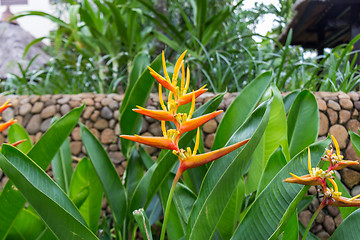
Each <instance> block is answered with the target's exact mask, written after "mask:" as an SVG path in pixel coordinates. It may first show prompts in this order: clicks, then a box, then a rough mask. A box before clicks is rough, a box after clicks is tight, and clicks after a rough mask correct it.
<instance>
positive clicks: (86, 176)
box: [69, 158, 103, 233]
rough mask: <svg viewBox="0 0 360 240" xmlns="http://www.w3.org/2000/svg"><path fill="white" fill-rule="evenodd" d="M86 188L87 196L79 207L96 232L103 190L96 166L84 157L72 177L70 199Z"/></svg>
mask: <svg viewBox="0 0 360 240" xmlns="http://www.w3.org/2000/svg"><path fill="white" fill-rule="evenodd" d="M84 190H86V192H87V197H86V199H85V201H83V202H82V204H81V206H80V207H78V208H79V211H80V213H81V215H82V216H83V217H84V219H85V221H86V222H87V224H88V226H89V228H90V229H91V231H92V232H93V233H96V231H97V228H98V223H99V219H100V212H101V203H102V197H103V190H102V186H101V182H100V180H99V178H98V177H97V176H96V172H95V170H94V167H93V166H92V165H91V162H90V160H89V159H87V158H83V159H82V160H81V161H80V162H79V163H78V164H77V166H76V169H75V171H74V174H73V177H72V179H71V185H70V192H69V197H70V199H74V198H76V197H77V196H79V195H81V194H82V192H83V191H84ZM74 202H75V201H74ZM75 204H76V203H75Z"/></svg>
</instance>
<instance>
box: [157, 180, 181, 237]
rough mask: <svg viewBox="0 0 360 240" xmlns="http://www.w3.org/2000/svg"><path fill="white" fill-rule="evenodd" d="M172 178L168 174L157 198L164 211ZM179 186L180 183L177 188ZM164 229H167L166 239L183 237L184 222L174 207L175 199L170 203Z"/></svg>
mask: <svg viewBox="0 0 360 240" xmlns="http://www.w3.org/2000/svg"><path fill="white" fill-rule="evenodd" d="M173 178H174V174H169V175H168V177H167V178H166V179H165V181H164V182H163V183H162V185H161V187H160V191H159V196H160V199H161V202H162V206H163V209H165V205H166V203H167V201H168V196H169V193H170V188H171V185H172V181H173ZM179 185H180V183H178V184H177V187H178V186H179ZM174 195H175V193H174ZM174 197H175V196H174ZM166 227H167V228H166V229H167V237H168V239H181V238H182V237H183V236H184V235H185V232H186V222H185V221H184V219H183V218H182V217H181V215H180V212H179V209H178V208H177V206H176V205H175V199H174V201H171V207H170V212H169V220H168V224H167V226H166Z"/></svg>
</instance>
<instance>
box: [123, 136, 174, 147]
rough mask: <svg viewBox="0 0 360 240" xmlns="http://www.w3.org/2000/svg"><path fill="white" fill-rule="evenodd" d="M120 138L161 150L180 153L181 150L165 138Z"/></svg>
mask: <svg viewBox="0 0 360 240" xmlns="http://www.w3.org/2000/svg"><path fill="white" fill-rule="evenodd" d="M120 137H122V138H125V139H127V140H130V141H134V142H138V143H142V144H146V145H149V146H153V147H156V148H161V149H170V150H175V151H178V150H179V148H178V147H177V145H175V144H174V143H173V142H172V141H171V140H169V139H167V138H164V137H143V136H138V135H135V136H130V135H120Z"/></svg>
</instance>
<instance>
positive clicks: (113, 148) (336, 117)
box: [0, 92, 360, 239]
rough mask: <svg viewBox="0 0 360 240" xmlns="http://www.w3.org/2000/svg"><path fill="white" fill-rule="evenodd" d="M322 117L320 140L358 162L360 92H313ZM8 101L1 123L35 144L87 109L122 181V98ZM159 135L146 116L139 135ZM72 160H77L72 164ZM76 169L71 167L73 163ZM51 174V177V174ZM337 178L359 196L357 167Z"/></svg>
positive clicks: (317, 227)
mask: <svg viewBox="0 0 360 240" xmlns="http://www.w3.org/2000/svg"><path fill="white" fill-rule="evenodd" d="M213 96H214V94H212V93H204V94H203V95H201V96H200V97H199V98H197V99H196V105H197V106H196V107H199V105H201V104H203V103H204V102H206V101H207V100H209V99H210V98H212V97H213ZM236 96H237V93H232V94H229V93H228V94H226V95H225V97H224V100H223V102H222V103H221V104H220V106H219V109H222V110H224V111H226V109H227V108H228V106H229V105H230V104H231V103H232V101H233V100H234V98H235V97H236ZM315 96H316V99H317V102H318V106H319V114H320V130H319V139H322V138H325V137H326V136H327V134H328V133H330V134H333V135H334V136H335V137H336V139H337V140H338V142H339V145H340V148H341V151H342V154H343V155H345V159H351V160H356V159H358V157H357V155H356V153H355V151H354V149H353V147H352V145H351V143H350V137H349V135H348V132H347V130H348V129H350V130H352V131H355V132H357V129H358V127H360V123H359V110H360V101H359V93H355V92H351V93H349V94H345V93H325V92H318V93H315ZM7 99H11V103H12V105H13V106H12V107H10V108H8V109H7V110H5V111H4V112H3V113H2V115H1V116H2V118H3V120H4V121H7V120H9V119H11V118H15V119H17V120H18V123H20V124H21V125H22V126H24V127H25V129H26V130H27V131H28V133H29V134H30V136H31V139H32V141H33V142H36V141H37V140H38V139H39V138H40V137H41V136H42V134H43V133H44V132H45V131H46V130H47V129H48V127H49V124H50V122H51V119H52V118H53V117H54V116H59V117H60V116H62V115H64V114H66V113H67V112H69V111H70V110H71V109H72V108H74V107H77V106H80V105H81V104H82V103H83V102H85V103H86V107H85V110H84V112H83V113H82V116H81V118H80V121H81V122H82V123H84V124H85V125H86V126H87V127H88V128H90V130H91V131H92V132H93V133H94V135H95V136H96V137H97V138H98V139H99V140H100V141H101V142H102V143H103V145H104V147H105V149H106V150H107V152H108V153H109V156H110V158H111V160H112V161H113V163H114V164H115V166H116V169H117V171H118V173H119V175H120V176H122V174H123V172H124V169H125V167H126V160H125V158H124V156H123V155H122V154H121V152H120V148H119V146H120V144H119V123H118V115H119V112H118V109H119V107H120V103H121V101H122V99H123V96H122V95H117V94H110V95H103V94H91V93H85V94H79V95H44V96H14V95H10V96H2V97H0V104H2V103H4V102H5V101H6V100H7ZM158 105H159V98H158V95H157V94H151V96H150V98H149V101H148V103H147V108H149V109H158ZM222 116H223V113H222V114H220V115H219V116H217V117H216V118H215V119H213V120H210V121H209V122H207V123H206V124H205V125H204V126H203V128H202V130H203V134H204V135H203V136H204V146H205V149H206V150H208V149H210V148H211V146H212V143H213V140H214V136H215V131H216V129H217V126H218V124H219V122H220V120H221V118H222ZM79 130H80V129H79V127H76V128H75V129H74V130H73V132H72V133H71V136H70V142H71V143H70V144H71V152H72V154H73V156H74V159H76V158H81V157H82V156H84V155H85V149H84V148H83V146H82V143H81V136H80V131H79ZM161 134H162V131H161V127H160V122H159V121H157V120H154V119H152V118H148V117H144V118H143V124H142V129H141V135H148V136H150V135H153V136H160V135H161ZM6 135H7V131H6V130H5V131H4V132H3V133H2V134H0V143H2V142H6V141H7V140H6ZM145 150H146V151H147V152H148V153H149V154H151V155H152V156H153V157H154V158H156V157H157V155H158V153H159V151H158V149H156V148H153V147H148V146H145ZM75 161H76V160H75ZM74 164H75V163H74ZM50 174H51V172H50ZM337 175H338V176H339V177H340V178H341V179H342V181H343V182H344V183H345V185H346V186H347V188H348V189H349V191H350V192H351V194H352V195H356V194H359V193H360V185H359V182H360V167H352V168H348V169H343V170H341V171H340V172H338V173H337ZM0 178H1V181H0V188H2V186H3V184H4V183H5V182H6V181H7V178H6V176H4V175H3V173H2V172H1V170H0ZM308 194H313V195H315V194H318V192H317V189H316V188H315V187H312V188H310V190H309V193H308ZM318 205H319V200H318V198H315V199H314V201H313V202H312V203H311V205H310V206H309V208H308V209H307V210H305V211H303V212H302V213H300V214H299V219H300V221H301V222H302V223H303V224H304V225H305V226H306V225H307V223H308V222H309V221H310V218H311V216H312V213H313V212H314V211H315V210H316V208H317V206H318ZM341 221H342V218H341V215H340V214H339V211H338V209H337V208H332V207H327V208H324V209H323V210H322V211H321V213H320V214H319V216H318V218H317V219H316V223H315V224H314V227H313V228H312V232H313V233H315V234H317V235H318V236H319V237H324V238H325V239H326V238H327V237H328V236H329V234H331V233H332V232H333V231H334V230H335V228H336V227H337V226H338V225H339V224H340V223H341Z"/></svg>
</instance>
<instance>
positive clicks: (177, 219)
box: [0, 53, 360, 239]
mask: <svg viewBox="0 0 360 240" xmlns="http://www.w3.org/2000/svg"><path fill="white" fill-rule="evenodd" d="M185 64H186V53H183V54H182V55H181V56H180V57H179V59H178V61H177V62H176V63H175V67H174V70H173V71H172V74H170V73H169V72H168V71H167V67H166V66H167V64H166V62H165V57H164V55H159V56H158V57H157V58H155V60H154V61H153V62H152V63H151V64H150V66H149V69H146V70H144V71H143V73H142V74H141V75H140V76H139V77H138V78H136V80H133V82H132V83H131V84H132V87H131V88H128V89H127V92H126V93H125V97H124V100H123V103H122V105H121V108H120V110H119V113H120V128H121V134H122V137H123V139H124V140H122V141H121V144H122V146H121V147H122V148H121V150H122V152H123V154H124V156H125V157H126V158H127V162H128V163H127V168H126V173H125V175H124V177H123V179H120V177H119V176H118V174H117V172H116V170H115V167H114V165H113V164H112V162H111V160H110V158H109V156H108V155H107V153H106V151H105V149H104V148H103V146H102V145H101V143H100V142H99V141H98V140H97V139H96V137H95V136H94V135H93V134H92V133H91V131H90V130H89V129H87V127H86V126H85V125H83V124H81V123H79V124H80V128H81V136H82V141H83V144H84V146H85V149H86V151H87V155H88V156H87V157H85V158H83V159H82V160H81V161H80V162H79V163H78V165H77V166H76V168H75V170H74V171H73V169H72V168H71V156H69V155H68V154H67V153H68V152H69V151H68V149H69V143H68V142H67V141H66V139H67V136H68V135H69V134H70V132H71V130H72V129H73V128H74V126H75V125H76V124H77V123H78V120H79V117H80V115H81V112H82V110H83V109H84V106H81V107H79V108H75V109H73V110H72V111H70V112H69V113H68V114H67V115H65V116H64V117H62V118H60V119H58V120H56V121H55V122H54V123H53V125H52V126H51V127H50V128H49V130H48V131H47V132H46V133H45V134H44V135H43V136H42V138H41V139H40V140H39V141H38V142H37V143H36V144H35V145H34V146H32V144H31V141H30V140H29V137H28V135H27V133H26V131H25V130H24V129H23V128H22V127H21V126H20V125H17V124H13V125H12V126H11V127H10V128H9V141H10V143H15V142H18V141H19V140H27V141H25V142H23V143H21V144H19V145H17V146H16V147H14V146H12V145H9V144H3V145H2V147H1V152H0V153H1V154H0V167H1V169H2V170H3V171H4V173H5V174H6V175H7V176H8V177H9V181H8V183H7V184H6V186H5V187H4V189H3V190H2V192H1V195H0V212H2V213H4V214H1V216H0V236H1V239H128V238H135V237H136V236H137V234H138V231H139V232H140V233H141V235H142V237H143V238H145V239H153V238H154V239H157V238H159V237H160V238H161V239H164V238H165V237H166V238H167V239H211V238H215V239H278V238H282V239H298V237H299V236H302V235H303V234H306V231H305V230H304V229H303V227H302V226H301V225H300V224H299V223H298V220H297V211H298V208H299V207H300V206H304V205H306V203H309V201H308V199H307V198H304V196H305V194H306V192H307V190H308V188H309V187H308V186H305V187H304V186H301V185H299V184H291V183H288V182H289V181H290V180H289V177H290V173H292V174H295V175H296V176H295V175H294V176H293V178H295V180H291V181H295V182H296V181H297V180H299V179H305V180H304V181H305V182H301V183H302V184H305V185H308V184H306V183H307V182H306V181H307V180H309V179H310V180H311V181H310V180H309V181H308V182H309V183H311V184H313V183H316V184H319V183H320V185H322V186H324V189H327V186H326V188H325V185H324V184H323V183H324V181H326V180H324V179H327V180H328V181H330V183H332V184H333V186H334V187H333V188H334V189H333V193H334V192H335V193H338V192H339V191H342V192H343V194H342V196H344V197H348V195H346V194H347V193H346V192H344V191H343V190H341V189H342V185H341V182H339V181H338V180H337V179H333V178H334V177H333V176H330V175H329V176H328V175H326V174H325V175H326V176H325V177H324V178H321V176H320V177H319V176H317V175H316V174H317V173H318V172H325V173H326V172H327V171H326V170H328V166H326V165H324V166H321V165H318V164H319V163H320V162H323V161H321V159H322V158H323V157H324V158H325V159H327V160H328V162H330V168H331V169H330V170H332V169H335V167H336V166H338V165H339V164H342V163H347V162H345V161H344V160H342V157H341V156H340V154H339V152H338V147H337V145H336V140H335V139H333V140H334V144H335V145H334V146H335V150H336V152H335V153H333V150H326V148H328V147H329V144H330V142H331V141H330V139H325V140H322V141H319V142H316V139H317V134H318V126H319V117H318V107H317V103H316V99H315V97H314V95H313V94H312V93H311V92H310V91H308V90H303V91H297V92H294V93H293V94H291V95H288V96H287V97H285V98H283V97H282V96H281V94H280V91H279V90H278V89H277V87H276V86H275V85H274V84H272V83H271V82H272V81H271V79H272V73H271V72H265V73H263V74H261V75H259V76H257V77H256V78H255V79H254V80H253V81H251V83H250V84H249V85H247V86H246V87H245V88H244V89H243V90H242V91H241V92H240V93H239V95H238V96H237V97H236V99H235V100H234V102H233V103H232V104H231V105H230V107H229V108H228V110H227V111H226V112H225V115H224V116H223V118H222V121H221V123H220V125H219V127H218V130H217V133H216V135H215V140H214V144H213V148H212V151H211V152H207V153H205V152H204V149H203V147H202V140H201V134H200V132H199V131H198V130H197V128H198V127H200V126H201V125H202V124H203V123H204V122H206V121H207V120H209V119H211V118H213V117H215V116H216V115H217V114H218V113H219V112H218V111H216V109H217V107H218V105H219V104H220V102H221V100H222V98H223V96H224V93H222V94H219V95H217V96H216V97H214V98H213V99H211V100H209V101H208V102H207V103H205V104H204V105H203V106H201V107H199V108H198V109H196V110H195V107H194V101H195V99H196V97H198V96H199V95H200V94H202V93H203V92H204V91H206V89H205V88H200V89H199V90H196V91H188V90H189V86H190V83H189V81H190V75H191V71H190V69H188V68H186V66H185ZM161 67H162V69H163V70H162V72H163V76H162V75H161V74H159V72H160V70H161ZM170 76H171V78H170ZM154 83H156V84H159V85H158V87H159V94H160V95H159V99H160V107H161V110H147V109H145V108H143V107H142V106H144V105H145V103H146V101H147V98H148V95H149V93H150V92H151V89H152V88H153V84H154ZM162 87H164V88H165V89H166V90H164V89H163V88H162ZM163 90H164V91H165V92H166V96H167V99H166V101H164V100H162V97H164V95H163V94H162V92H163ZM165 102H166V104H165ZM285 106H289V107H286V108H285ZM139 113H141V114H144V115H147V116H151V117H154V118H155V119H158V120H160V121H162V126H163V137H156V138H149V137H143V136H137V135H134V134H137V133H139V131H140V124H141V114H139ZM358 138H359V137H358V135H356V134H352V141H353V145H354V147H355V148H356V149H360V148H359V146H360V145H359V144H358V143H359V140H358ZM129 139H130V140H133V141H137V142H140V143H145V144H149V145H152V146H156V147H160V148H163V150H162V152H161V153H160V155H159V157H158V159H157V161H154V160H153V159H152V158H151V157H150V156H149V155H148V154H147V153H146V151H144V149H143V148H142V146H141V145H139V144H137V143H134V142H133V141H128V140H129ZM169 149H170V150H169ZM184 149H186V150H184ZM332 161H334V162H332ZM50 162H52V167H53V171H54V174H55V181H54V180H53V179H52V178H50V177H49V176H48V175H47V174H46V172H45V171H44V170H45V169H46V168H47V167H48V166H49V164H50ZM309 166H319V169H318V168H314V169H315V172H316V174H315V175H316V176H312V175H311V174H312V173H313V172H314V171H313V170H312V169H311V170H310V168H311V167H309ZM320 168H322V169H323V170H322V171H320ZM185 170H186V171H185ZM330 170H328V172H329V173H330ZM309 171H311V172H310V175H311V177H313V178H309V177H306V176H304V177H302V176H303V175H305V174H307V173H308V172H309ZM285 179H287V180H285ZM314 179H315V180H314ZM284 180H285V181H287V182H284ZM291 181H290V182H291ZM299 181H300V180H299ZM334 181H337V183H336V184H334ZM335 186H337V187H335ZM329 189H330V188H329ZM330 191H331V189H330ZM325 193H326V191H325V190H324V194H325ZM103 195H105V197H106V200H107V203H108V205H109V207H110V209H111V215H107V216H100V210H101V204H102V198H103ZM338 198H339V199H338ZM333 199H335V202H334V203H336V202H339V201H340V200H341V201H342V197H341V198H340V197H339V196H338V195H337V194H332V195H331V196H330V195H329V198H326V203H327V204H332V201H333ZM345 200H346V201H342V202H344V203H345V205H346V204H347V203H348V205H354V204H355V205H356V204H357V203H358V200H354V199H350V198H349V199H345ZM354 210H355V209H352V208H351V209H346V210H343V209H341V211H342V216H343V217H344V221H343V223H342V224H341V225H340V226H339V227H338V228H337V230H336V231H335V233H334V234H333V236H332V239H342V238H343V237H344V236H346V238H347V239H356V236H357V235H356V234H357V230H358V228H359V226H358V224H357V222H359V217H360V216H359V211H355V212H353V213H351V212H352V211H354ZM163 216H164V218H163ZM100 218H101V221H100ZM99 221H100V223H99ZM64 222H66V223H67V224H64ZM305 227H306V226H305ZM160 228H162V230H161V232H159V230H160ZM138 229H139V230H138ZM308 236H310V235H308ZM310 237H313V236H310Z"/></svg>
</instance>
